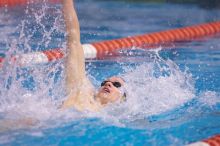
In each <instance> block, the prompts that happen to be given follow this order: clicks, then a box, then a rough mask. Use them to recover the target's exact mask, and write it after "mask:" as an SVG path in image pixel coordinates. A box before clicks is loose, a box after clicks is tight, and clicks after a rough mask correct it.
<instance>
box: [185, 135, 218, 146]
mask: <svg viewBox="0 0 220 146" xmlns="http://www.w3.org/2000/svg"><path fill="white" fill-rule="evenodd" d="M187 146H220V135H216V136H213V137H211V138H208V139H205V140H203V141H199V142H195V143H192V144H189V145H187Z"/></svg>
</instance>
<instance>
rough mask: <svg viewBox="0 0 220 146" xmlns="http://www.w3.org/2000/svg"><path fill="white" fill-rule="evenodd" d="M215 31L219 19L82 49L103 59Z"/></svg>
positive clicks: (54, 55) (28, 59)
mask: <svg viewBox="0 0 220 146" xmlns="http://www.w3.org/2000/svg"><path fill="white" fill-rule="evenodd" d="M217 33H220V21H216V22H211V23H204V24H199V25H194V26H188V27H183V28H177V29H171V30H166V31H161V32H155V33H150V34H144V35H137V36H132V37H125V38H121V39H115V40H108V41H101V42H95V43H91V44H84V45H83V49H84V53H85V58H86V59H95V58H96V59H103V58H105V57H106V56H109V55H111V56H117V55H119V54H120V53H119V50H123V49H131V48H132V47H140V48H142V49H149V48H151V49H152V48H154V47H156V46H158V45H160V46H162V47H163V46H166V45H167V44H169V43H172V42H179V41H191V40H193V39H197V38H200V37H207V36H210V35H214V34H217ZM64 54H65V53H64V51H63V49H62V48H55V49H50V50H47V51H42V52H33V53H27V54H22V55H18V56H13V57H11V59H9V60H13V61H16V63H18V64H20V65H26V64H36V63H47V62H50V61H55V60H58V59H61V58H63V57H64V56H65V55H64ZM4 60H5V59H4V58H0V64H2V63H3V62H4Z"/></svg>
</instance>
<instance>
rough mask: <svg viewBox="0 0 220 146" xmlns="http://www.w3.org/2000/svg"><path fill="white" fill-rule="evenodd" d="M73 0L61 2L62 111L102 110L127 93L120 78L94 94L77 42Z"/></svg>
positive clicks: (76, 22) (104, 84)
mask: <svg viewBox="0 0 220 146" xmlns="http://www.w3.org/2000/svg"><path fill="white" fill-rule="evenodd" d="M73 1H74V0H62V4H63V16H64V21H65V25H66V33H67V44H66V45H67V56H66V61H65V79H66V91H67V94H68V96H67V99H66V100H65V101H64V102H63V105H62V108H70V107H74V108H76V109H77V110H80V111H84V110H88V111H99V110H100V109H101V108H102V107H104V106H106V105H108V104H110V103H115V102H117V101H119V102H120V101H122V100H124V99H125V97H126V94H125V92H124V90H123V86H124V84H125V81H124V80H123V79H122V78H120V77H115V76H114V77H110V78H108V79H106V80H105V81H103V82H102V83H101V87H100V88H99V89H98V91H97V93H96V92H95V89H94V87H93V85H92V84H91V82H90V81H89V79H88V78H87V77H86V71H85V57H84V52H83V47H82V45H81V42H80V28H79V21H78V18H77V14H76V11H75V9H74V2H73Z"/></svg>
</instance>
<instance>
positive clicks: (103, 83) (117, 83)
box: [101, 81, 122, 88]
mask: <svg viewBox="0 0 220 146" xmlns="http://www.w3.org/2000/svg"><path fill="white" fill-rule="evenodd" d="M107 82H111V81H103V82H102V83H101V87H102V86H104V85H105V84H106V83H107ZM111 83H112V85H113V86H115V87H116V88H120V87H121V86H122V85H121V83H120V82H111Z"/></svg>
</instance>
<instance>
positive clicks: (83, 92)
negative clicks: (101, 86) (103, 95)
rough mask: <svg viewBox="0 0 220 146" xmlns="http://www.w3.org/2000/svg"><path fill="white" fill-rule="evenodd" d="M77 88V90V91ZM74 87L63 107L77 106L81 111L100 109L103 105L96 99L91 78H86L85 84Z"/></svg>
mask: <svg viewBox="0 0 220 146" xmlns="http://www.w3.org/2000/svg"><path fill="white" fill-rule="evenodd" d="M76 89H77V91H76ZM76 89H73V91H74V92H73V93H70V94H69V95H68V97H67V99H66V100H65V101H64V102H63V105H62V107H61V108H76V109H77V110H79V111H85V110H87V111H99V110H100V109H101V105H100V104H99V102H97V101H96V100H95V98H94V97H95V89H94V86H93V85H92V83H91V82H90V81H89V79H85V80H84V81H83V84H82V85H81V86H80V87H78V88H76Z"/></svg>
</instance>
